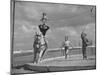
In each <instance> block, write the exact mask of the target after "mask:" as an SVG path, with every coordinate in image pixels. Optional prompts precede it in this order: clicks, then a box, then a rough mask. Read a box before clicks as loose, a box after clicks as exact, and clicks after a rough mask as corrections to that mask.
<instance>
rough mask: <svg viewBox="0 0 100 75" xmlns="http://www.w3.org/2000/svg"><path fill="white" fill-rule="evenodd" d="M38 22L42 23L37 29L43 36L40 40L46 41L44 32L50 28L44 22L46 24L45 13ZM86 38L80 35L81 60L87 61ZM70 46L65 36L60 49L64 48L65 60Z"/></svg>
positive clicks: (84, 34) (83, 34)
mask: <svg viewBox="0 0 100 75" xmlns="http://www.w3.org/2000/svg"><path fill="white" fill-rule="evenodd" d="M40 21H42V24H40V25H39V26H38V27H39V30H40V32H41V34H42V36H43V37H42V38H43V39H44V41H46V40H45V35H46V32H47V31H48V30H49V29H50V27H49V26H47V24H46V22H47V17H46V13H43V17H42V19H41V20H40ZM86 36H87V35H86V33H84V32H82V33H81V39H82V54H83V59H87V55H86V47H87V46H88V39H87V38H86ZM70 46H72V44H71V42H70V41H69V39H68V36H65V41H64V42H63V45H62V47H64V52H65V53H64V54H65V59H67V55H68V52H69V47H70Z"/></svg>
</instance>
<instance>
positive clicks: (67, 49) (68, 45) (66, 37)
mask: <svg viewBox="0 0 100 75" xmlns="http://www.w3.org/2000/svg"><path fill="white" fill-rule="evenodd" d="M70 46H72V44H71V42H70V41H69V40H68V36H65V41H64V42H63V45H62V47H64V51H65V52H64V54H65V59H67V55H68V52H69V47H70Z"/></svg>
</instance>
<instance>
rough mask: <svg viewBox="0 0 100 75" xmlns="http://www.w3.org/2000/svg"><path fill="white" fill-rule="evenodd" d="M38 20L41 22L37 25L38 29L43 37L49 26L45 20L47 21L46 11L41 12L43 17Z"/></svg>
mask: <svg viewBox="0 0 100 75" xmlns="http://www.w3.org/2000/svg"><path fill="white" fill-rule="evenodd" d="M40 21H42V24H40V25H39V29H40V31H41V33H42V35H43V37H44V38H45V35H46V32H47V30H49V26H47V25H46V22H47V17H46V13H43V17H42V19H41V20H40Z"/></svg>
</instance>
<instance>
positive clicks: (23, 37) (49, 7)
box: [14, 2, 95, 50]
mask: <svg viewBox="0 0 100 75" xmlns="http://www.w3.org/2000/svg"><path fill="white" fill-rule="evenodd" d="M92 8H93V9H92ZM91 9H92V12H91ZM43 12H45V13H47V17H48V22H47V25H48V26H50V29H49V30H48V31H47V34H46V39H47V40H48V46H49V48H59V47H60V46H61V43H62V41H64V37H65V35H68V36H69V40H70V41H71V42H72V45H73V46H79V45H80V44H81V38H80V35H81V32H82V31H83V30H84V32H85V33H87V37H88V39H89V40H92V41H93V44H95V6H88V5H71V4H57V3H40V2H15V18H14V50H19V49H23V50H28V49H32V48H33V47H32V45H33V41H34V33H35V32H36V31H39V29H38V25H39V24H41V22H40V19H41V17H42V13H43Z"/></svg>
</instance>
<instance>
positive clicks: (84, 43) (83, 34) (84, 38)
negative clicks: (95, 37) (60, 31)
mask: <svg viewBox="0 0 100 75" xmlns="http://www.w3.org/2000/svg"><path fill="white" fill-rule="evenodd" d="M86 36H87V34H86V33H84V32H82V33H81V39H82V54H83V60H84V59H87V55H86V47H87V45H88V44H87V43H88V39H87V38H86Z"/></svg>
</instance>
